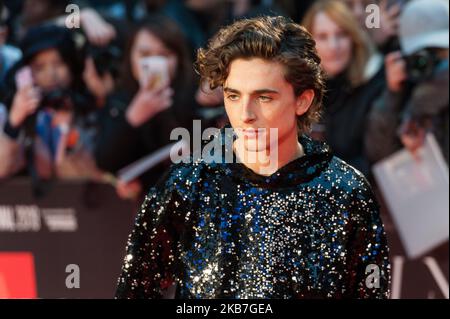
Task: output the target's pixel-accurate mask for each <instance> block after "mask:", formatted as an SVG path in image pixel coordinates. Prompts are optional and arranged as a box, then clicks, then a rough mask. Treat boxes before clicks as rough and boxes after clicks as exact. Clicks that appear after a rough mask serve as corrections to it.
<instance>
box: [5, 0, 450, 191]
mask: <svg viewBox="0 0 450 319" xmlns="http://www.w3.org/2000/svg"><path fill="white" fill-rule="evenodd" d="M70 4H76V5H77V6H78V8H79V9H80V11H79V13H80V15H79V22H80V25H79V28H76V27H75V28H68V27H67V25H66V23H67V20H68V16H69V15H70V14H71V13H72V11H70V10H69V11H68V10H66V9H67V8H68V5H70ZM373 4H375V5H377V8H378V11H377V12H378V13H379V16H376V17H375V22H376V21H377V18H379V21H378V22H379V23H378V25H375V26H373V25H370V21H371V20H370V18H371V17H370V16H369V15H370V14H371V12H372V11H368V10H366V9H367V8H370V5H373ZM261 14H267V15H286V16H289V17H291V18H292V19H293V20H294V21H296V22H299V23H301V24H303V25H304V26H305V27H306V28H307V29H308V30H309V31H310V32H311V34H312V35H313V37H314V39H315V40H316V43H317V50H318V53H319V55H320V57H321V59H322V66H323V69H324V70H325V72H326V74H327V76H328V79H327V90H328V91H327V94H326V98H325V101H324V105H323V117H322V120H321V122H320V123H319V124H317V125H315V126H314V128H313V130H312V132H311V135H312V136H313V137H314V138H316V139H320V140H324V141H326V142H327V143H328V144H329V145H330V146H331V147H332V149H333V151H334V153H335V154H336V155H337V156H339V157H341V158H342V159H344V160H345V161H347V162H348V163H349V164H351V165H352V166H354V167H356V168H357V169H359V170H360V171H361V172H363V173H364V174H366V175H367V176H369V177H370V176H371V166H372V165H373V164H374V163H376V162H377V161H379V160H381V159H383V158H386V157H387V156H389V155H391V154H393V153H394V152H396V151H397V150H399V149H401V148H403V147H406V148H407V149H408V150H409V151H411V152H413V153H414V152H415V151H416V150H417V149H418V148H420V146H421V145H422V144H423V143H424V137H425V135H426V133H427V132H433V133H434V135H435V137H436V140H437V141H438V144H439V146H440V148H441V151H442V153H443V155H444V157H445V159H446V160H447V163H448V145H449V141H448V137H449V113H448V110H449V96H448V75H449V69H448V59H449V56H448V52H449V40H448V24H449V15H448V1H447V0H410V1H407V0H403V1H402V0H317V1H313V0H302V1H294V0H146V1H145V0H131V1H116V0H101V1H94V0H92V1H82V0H80V1H76V0H71V1H65V0H14V1H12V0H11V1H8V0H4V1H2V2H0V180H2V179H3V180H7V179H9V178H11V177H15V176H29V177H30V178H31V179H32V180H33V183H34V186H35V192H36V194H43V193H45V185H46V184H47V183H50V182H51V181H54V180H55V179H58V180H59V179H81V180H86V179H87V180H92V181H98V182H109V183H112V184H114V186H115V188H116V191H117V194H118V196H120V197H121V198H125V199H135V200H140V198H141V197H142V196H143V195H145V193H146V191H147V190H148V188H149V187H150V186H151V185H153V184H154V183H155V181H156V180H157V179H158V178H159V177H160V176H161V174H162V172H163V171H164V170H165V169H166V168H167V167H168V165H170V160H167V161H164V162H161V163H160V164H158V165H157V166H156V167H154V168H153V169H151V170H149V171H147V172H146V173H145V174H143V175H141V176H140V177H139V178H136V179H135V180H132V181H127V182H122V181H120V180H117V179H116V177H115V176H116V173H117V172H118V171H119V170H120V169H121V168H123V167H125V166H127V165H129V164H130V163H133V162H135V161H136V160H138V159H140V158H142V157H143V156H145V155H148V154H151V153H153V152H155V151H156V150H158V149H160V148H161V147H163V146H164V145H167V144H168V143H170V139H169V136H170V132H171V131H172V129H173V128H175V127H185V128H187V129H188V130H191V129H192V120H193V119H199V120H201V121H202V127H203V128H206V127H212V126H213V127H221V126H222V125H223V124H224V123H226V121H227V119H226V115H225V112H224V108H223V97H222V92H221V91H220V90H216V91H209V90H208V88H204V87H200V85H199V79H198V76H197V75H196V74H195V72H194V69H193V60H194V58H195V54H196V49H198V48H199V47H201V46H203V45H205V44H206V43H207V41H208V39H209V38H210V36H211V35H213V34H214V33H215V32H216V31H217V30H218V28H220V27H221V26H223V25H226V24H228V23H230V22H232V21H234V20H235V19H239V18H244V17H252V16H257V15H261ZM372 20H373V19H372ZM372 22H373V21H372ZM149 56H164V57H166V58H167V61H168V70H169V80H168V81H167V83H166V84H165V85H163V86H162V87H158V88H157V89H149V88H148V87H146V86H143V85H142V81H140V79H141V77H142V72H143V71H142V68H141V64H140V61H141V60H142V59H143V58H146V57H149Z"/></svg>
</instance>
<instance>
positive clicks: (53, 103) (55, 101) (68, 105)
mask: <svg viewBox="0 0 450 319" xmlns="http://www.w3.org/2000/svg"><path fill="white" fill-rule="evenodd" d="M73 106H74V105H73V99H72V94H71V93H70V91H69V90H65V89H55V90H52V91H49V92H44V94H43V95H42V99H41V102H40V105H39V109H43V108H50V109H52V110H55V111H58V110H72V109H73Z"/></svg>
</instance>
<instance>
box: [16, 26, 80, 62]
mask: <svg viewBox="0 0 450 319" xmlns="http://www.w3.org/2000/svg"><path fill="white" fill-rule="evenodd" d="M51 48H54V49H57V50H58V51H59V52H60V53H61V56H62V57H63V59H68V60H71V58H70V57H73V58H74V59H76V55H77V54H76V45H75V42H74V40H73V38H72V33H71V32H70V31H69V30H67V29H66V28H64V27H59V26H56V25H40V26H37V27H33V28H30V29H29V30H28V32H27V33H26V34H25V37H24V38H23V40H22V41H21V43H20V49H21V50H22V54H23V62H24V63H28V62H29V61H30V59H31V58H33V56H34V55H36V54H37V53H39V52H41V51H43V50H46V49H51Z"/></svg>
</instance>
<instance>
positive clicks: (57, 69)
mask: <svg viewBox="0 0 450 319" xmlns="http://www.w3.org/2000/svg"><path fill="white" fill-rule="evenodd" d="M21 49H22V52H23V57H22V59H21V60H20V61H18V63H17V64H16V65H15V66H14V67H13V68H12V69H11V73H10V76H9V77H8V80H7V82H8V83H10V82H12V83H10V86H9V89H8V90H7V91H8V93H9V94H8V96H7V97H5V104H6V106H7V107H8V118H7V121H6V123H5V126H4V129H3V133H4V134H3V137H2V139H1V141H2V148H3V153H4V156H3V157H2V163H1V165H0V166H1V167H0V176H2V177H6V176H11V175H14V174H16V173H18V172H19V171H20V170H21V169H23V168H24V166H26V167H27V168H28V171H29V172H28V173H29V174H30V175H32V176H40V177H42V178H45V179H49V178H52V177H63V178H78V177H86V178H90V177H95V176H96V174H97V169H96V168H95V163H94V160H93V156H92V154H91V151H90V147H91V145H90V143H91V135H90V131H89V128H88V126H89V125H88V120H87V115H88V113H89V112H90V110H91V109H90V107H91V105H92V104H93V103H92V102H93V100H92V97H91V95H90V94H89V93H88V92H87V90H86V88H85V86H84V84H83V82H82V81H81V72H82V64H81V61H80V60H78V56H77V52H79V51H78V48H77V47H76V44H75V41H74V39H73V37H72V33H71V32H70V31H69V30H67V29H65V28H62V27H58V26H54V25H42V26H37V27H34V28H31V29H29V31H28V32H27V34H26V35H25V37H24V39H23V40H22V41H21Z"/></svg>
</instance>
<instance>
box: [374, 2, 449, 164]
mask: <svg viewBox="0 0 450 319" xmlns="http://www.w3.org/2000/svg"><path fill="white" fill-rule="evenodd" d="M448 35H449V7H448V2H446V1H443V0H427V1H425V0H413V1H411V2H409V3H408V4H407V5H406V6H405V7H404V10H403V11H402V14H401V16H400V34H399V37H400V39H399V40H400V45H401V51H396V52H392V53H390V54H388V55H387V56H386V59H385V66H386V81H387V89H386V90H385V92H384V94H383V95H382V97H381V98H380V99H378V100H376V101H375V102H374V106H373V108H372V111H371V113H370V115H369V122H368V130H367V134H366V137H365V144H366V145H365V146H366V152H367V154H368V156H369V158H370V160H371V161H372V162H376V161H379V160H381V159H383V158H384V157H387V156H389V155H390V154H392V153H394V152H395V151H397V150H399V149H400V148H401V147H402V146H404V147H406V148H407V149H408V150H410V151H411V152H412V153H413V154H415V151H416V150H417V149H418V148H419V147H420V146H422V145H423V143H424V139H425V135H426V133H427V132H432V133H433V134H434V135H435V137H436V140H437V142H438V143H439V145H440V148H441V151H442V153H443V155H444V157H445V159H446V160H447V162H448V156H449V147H448V146H449V141H448V138H449V113H448V110H449V95H448V85H449V80H448V76H449V68H448V59H449V55H448V54H449V38H448Z"/></svg>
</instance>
